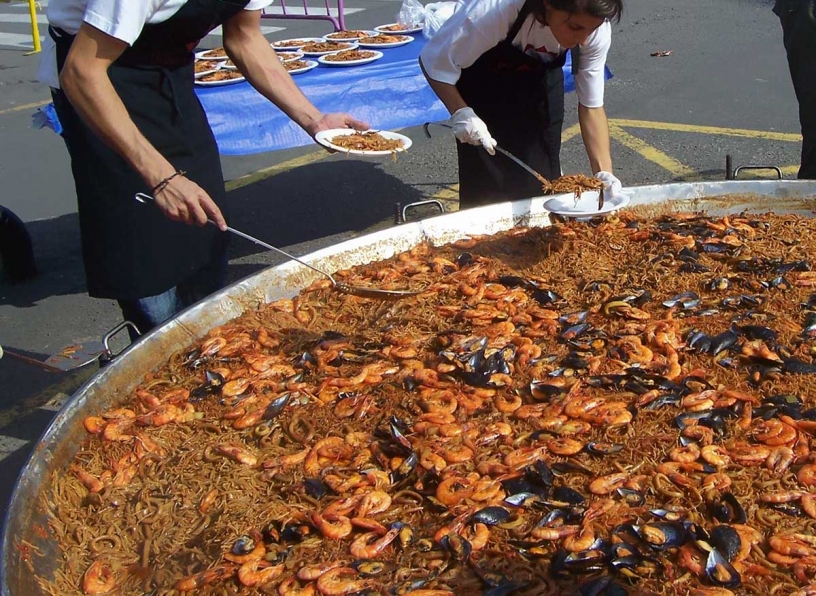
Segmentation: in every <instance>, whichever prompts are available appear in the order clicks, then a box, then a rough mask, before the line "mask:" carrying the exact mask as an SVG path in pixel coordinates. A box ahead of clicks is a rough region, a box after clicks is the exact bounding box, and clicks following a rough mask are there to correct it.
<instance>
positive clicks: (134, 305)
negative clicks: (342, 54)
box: [40, 0, 367, 337]
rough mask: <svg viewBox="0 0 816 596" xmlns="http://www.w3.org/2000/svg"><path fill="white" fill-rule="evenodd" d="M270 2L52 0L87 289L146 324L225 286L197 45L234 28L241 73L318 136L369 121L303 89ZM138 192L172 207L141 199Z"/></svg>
mask: <svg viewBox="0 0 816 596" xmlns="http://www.w3.org/2000/svg"><path fill="white" fill-rule="evenodd" d="M271 1H272V0H139V1H135V0H51V1H50V2H49V4H48V10H47V16H48V21H49V23H50V26H49V28H48V31H49V34H50V38H51V40H53V42H52V43H50V45H49V47H47V48H46V49H45V50H44V52H43V59H42V61H41V65H40V79H41V80H42V81H43V82H46V83H47V84H48V85H50V86H51V88H52V97H53V99H54V105H55V108H56V111H57V115H58V116H59V118H60V121H61V123H62V126H63V137H64V139H65V144H66V145H67V147H68V152H69V154H70V156H71V168H72V170H73V176H74V182H75V185H76V193H77V202H78V208H79V223H80V230H81V235H82V251H83V260H84V264H85V274H86V278H87V282H88V292H89V294H90V295H91V296H94V297H99V298H114V299H116V300H117V301H118V302H119V305H120V307H121V309H122V313H123V314H124V317H125V319H126V320H130V321H132V322H134V323H135V324H136V325H137V327H138V328H139V330H140V331H141V332H143V333H144V332H145V331H147V330H149V329H150V328H152V327H154V326H156V325H158V324H159V323H161V322H163V321H164V320H166V319H168V318H170V317H172V316H173V315H174V314H175V313H176V312H178V311H179V310H182V309H183V308H185V307H187V306H189V305H190V304H193V303H194V302H197V301H198V300H200V299H201V298H203V297H205V296H207V295H208V294H210V293H212V292H213V291H215V290H218V289H220V288H221V287H222V286H223V285H224V284H225V281H226V267H227V256H226V255H227V253H226V246H227V239H228V235H227V234H225V233H223V230H225V228H226V221H227V217H228V214H227V212H226V205H225V198H226V196H225V195H226V193H225V190H224V177H223V174H222V172H221V163H220V159H219V156H218V148H217V146H216V144H215V138H214V136H213V133H212V130H211V129H210V126H209V123H208V122H207V117H206V116H205V114H204V110H203V108H202V107H201V104H200V103H199V101H198V98H197V97H196V94H195V92H194V87H193V82H194V77H193V70H194V66H193V61H194V60H193V52H192V50H193V49H194V48H195V47H196V45H197V44H198V43H199V41H200V40H201V39H202V38H203V37H204V36H206V35H207V34H208V33H210V31H212V30H213V29H215V28H216V27H218V26H219V25H222V26H223V39H224V47H225V49H226V52H227V55H228V56H229V57H230V58H231V59H232V61H233V63H234V64H235V65H236V66H237V67H238V69H239V70H240V71H241V73H242V74H244V76H246V78H247V80H248V81H249V82H250V83H251V84H252V85H253V86H254V87H255V88H256V89H257V90H258V91H259V92H260V93H261V94H262V95H264V96H265V97H266V98H268V99H269V100H270V101H271V102H272V103H274V104H275V105H277V106H278V107H279V108H280V109H281V110H282V111H283V112H285V113H286V114H287V115H288V116H289V117H290V118H292V119H293V120H294V121H295V122H297V124H299V125H300V126H301V127H302V128H303V129H304V130H306V132H308V133H309V134H311V135H312V136H314V135H315V134H316V133H317V132H319V131H321V130H325V129H331V128H347V127H350V128H355V129H358V130H364V129H366V128H367V124H365V123H363V122H360V121H358V120H355V119H354V118H352V117H351V116H349V115H348V114H338V113H331V114H323V113H321V112H320V111H319V110H318V109H317V108H316V107H315V106H314V105H312V104H311V103H310V102H309V100H308V99H306V97H305V96H304V95H303V93H301V91H300V90H299V89H298V87H297V85H295V83H294V82H293V81H292V78H291V77H290V76H289V74H288V73H287V72H286V70H285V69H284V68H283V65H282V64H281V62H280V61H279V60H278V59H277V58H276V56H275V53H274V50H272V48H271V47H270V45H269V42H268V41H267V40H266V39H265V38H264V36H263V34H262V33H261V28H260V22H261V10H262V9H263V8H264V7H266V6H267V5H269V4H271ZM138 192H142V193H148V194H152V195H153V196H154V197H155V199H156V204H157V205H158V207H159V209H156V208H153V207H149V206H143V205H139V204H138V203H137V202H136V201H135V200H134V198H133V197H134V195H135V194H136V193H138ZM207 218H209V219H212V220H213V221H214V222H215V223H216V224H217V226H218V228H220V230H219V229H217V228H216V227H214V226H206V225H205V224H206V222H207ZM185 224H188V225H185ZM131 336H132V337H133V336H134V334H131Z"/></svg>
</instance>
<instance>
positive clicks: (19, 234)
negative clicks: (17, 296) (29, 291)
mask: <svg viewBox="0 0 816 596" xmlns="http://www.w3.org/2000/svg"><path fill="white" fill-rule="evenodd" d="M0 258H1V259H2V261H3V269H4V271H5V274H6V278H7V279H8V280H9V281H12V282H18V281H24V280H26V279H31V278H32V277H34V276H35V275H37V263H36V262H35V261H34V251H33V249H32V248H31V236H29V235H28V230H26V227H25V224H24V223H23V222H22V220H20V218H19V217H17V216H16V215H15V214H14V213H13V212H12V211H9V210H8V209H6V208H5V207H2V206H0Z"/></svg>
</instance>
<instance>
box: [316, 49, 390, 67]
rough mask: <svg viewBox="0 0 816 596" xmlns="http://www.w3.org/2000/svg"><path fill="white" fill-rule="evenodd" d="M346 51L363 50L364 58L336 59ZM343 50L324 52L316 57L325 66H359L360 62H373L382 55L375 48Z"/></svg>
mask: <svg viewBox="0 0 816 596" xmlns="http://www.w3.org/2000/svg"><path fill="white" fill-rule="evenodd" d="M346 51H352V52H365V54H364V55H365V56H366V57H365V58H357V59H355V60H338V59H337V57H341V58H342V57H343V56H344V55H345V54H346ZM346 51H343V52H332V53H331V54H326V55H325V56H321V57H320V58H318V59H317V61H318V62H320V64H323V65H325V66H360V65H361V64H368V63H369V62H374V61H375V60H379V59H380V58H382V57H383V53H382V52H378V51H377V50H346Z"/></svg>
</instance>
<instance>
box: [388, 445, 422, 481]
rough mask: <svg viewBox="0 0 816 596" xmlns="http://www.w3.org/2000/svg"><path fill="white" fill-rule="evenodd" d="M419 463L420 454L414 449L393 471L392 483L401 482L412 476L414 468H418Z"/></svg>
mask: <svg viewBox="0 0 816 596" xmlns="http://www.w3.org/2000/svg"><path fill="white" fill-rule="evenodd" d="M418 463H419V456H418V455H417V454H416V452H415V451H414V452H412V453H411V455H409V456H408V457H406V458H405V459H404V460H403V461H402V463H401V464H400V465H399V467H398V468H397V469H396V470H393V471H392V472H391V483H392V484H399V483H400V482H402V481H403V480H405V479H407V478H408V477H410V476H411V475H412V474H413V473H414V470H416V467H417V464H418Z"/></svg>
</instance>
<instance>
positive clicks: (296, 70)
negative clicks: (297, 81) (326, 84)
mask: <svg viewBox="0 0 816 596" xmlns="http://www.w3.org/2000/svg"><path fill="white" fill-rule="evenodd" d="M301 63H302V64H301ZM283 66H284V68H286V71H287V72H288V73H289V74H290V75H296V74H302V73H304V72H309V71H310V70H312V69H313V68H317V62H316V61H315V60H289V61H287V62H284V63H283Z"/></svg>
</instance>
